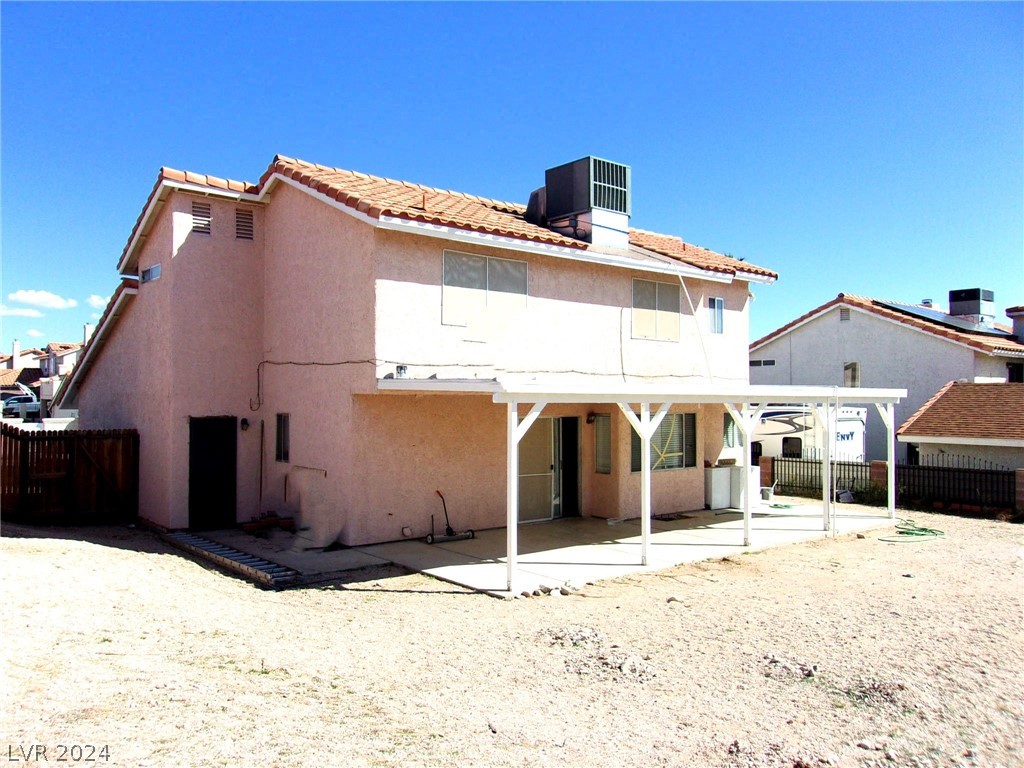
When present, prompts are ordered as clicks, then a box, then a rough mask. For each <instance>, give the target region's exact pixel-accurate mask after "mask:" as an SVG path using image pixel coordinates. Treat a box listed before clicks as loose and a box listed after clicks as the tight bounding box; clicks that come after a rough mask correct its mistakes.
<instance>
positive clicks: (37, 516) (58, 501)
mask: <svg viewBox="0 0 1024 768" xmlns="http://www.w3.org/2000/svg"><path fill="white" fill-rule="evenodd" d="M138 511H139V433H138V432H136V431H135V430H134V429H117V430H102V431H93V430H88V431H79V430H66V431H54V432H46V431H29V430H22V429H18V428H17V427H14V426H12V425H10V424H0V514H2V517H3V519H4V520H7V521H11V522H24V523H50V524H52V523H63V524H79V525H82V524H94V523H124V522H130V521H132V520H134V519H135V518H136V516H137V515H138Z"/></svg>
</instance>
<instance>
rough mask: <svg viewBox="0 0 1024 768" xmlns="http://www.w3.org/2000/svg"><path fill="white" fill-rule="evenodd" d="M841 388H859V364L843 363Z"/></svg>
mask: <svg viewBox="0 0 1024 768" xmlns="http://www.w3.org/2000/svg"><path fill="white" fill-rule="evenodd" d="M843 386H844V387H859V386H860V363H844V364H843Z"/></svg>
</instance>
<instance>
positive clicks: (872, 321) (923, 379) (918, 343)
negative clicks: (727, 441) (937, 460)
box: [750, 289, 1024, 460]
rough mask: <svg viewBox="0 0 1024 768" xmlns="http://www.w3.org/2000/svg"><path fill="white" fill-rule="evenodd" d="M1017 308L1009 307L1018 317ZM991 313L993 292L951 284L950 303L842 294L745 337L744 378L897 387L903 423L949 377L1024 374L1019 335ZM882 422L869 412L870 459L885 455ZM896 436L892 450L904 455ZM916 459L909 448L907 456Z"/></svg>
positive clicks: (989, 378) (991, 378) (1008, 378)
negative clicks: (901, 395) (901, 397)
mask: <svg viewBox="0 0 1024 768" xmlns="http://www.w3.org/2000/svg"><path fill="white" fill-rule="evenodd" d="M1020 309H1021V308H1020V307H1011V308H1010V309H1008V310H1007V314H1008V315H1010V316H1011V317H1015V316H1016V315H1017V314H1019V313H1020ZM1021 332H1022V329H1021V328H1020V323H1019V322H1017V321H1016V320H1015V325H1014V327H1009V326H1006V325H1002V324H998V323H996V322H995V304H994V295H993V293H992V291H988V290H981V289H964V290H956V291H950V292H949V311H948V312H947V311H944V310H941V309H939V308H938V307H936V306H934V305H933V304H932V303H931V302H925V303H921V304H905V303H900V302H893V301H881V300H878V299H870V298H865V297H862V296H853V295H850V294H843V293H841V294H839V296H838V297H836V298H835V299H833V300H832V301H829V302H827V303H826V304H823V305H821V306H820V307H816V308H815V309H812V310H811V311H810V312H807V313H806V314H804V315H801V316H800V317H798V318H797V319H795V320H793V321H792V322H790V323H787V324H786V325H784V326H782V327H781V328H779V329H777V330H775V331H773V332H771V333H769V334H768V335H767V336H764V337H763V338H761V339H758V340H757V341H755V342H754V343H752V344H751V345H750V383H751V384H763V385H790V384H801V385H837V386H846V387H861V386H864V387H902V388H906V390H907V396H906V398H905V399H904V400H902V401H901V402H900V405H899V406H898V407H897V408H896V411H895V414H896V421H897V423H901V422H903V421H905V420H906V419H907V418H909V417H910V416H911V415H912V414H914V413H915V412H916V411H917V410H918V409H919V408H920V407H921V406H922V405H924V404H925V403H926V402H927V401H928V400H929V398H931V397H932V396H933V395H934V394H935V393H936V392H937V391H939V389H941V388H942V387H943V386H945V385H946V384H947V383H948V382H950V381H954V380H960V379H965V380H967V381H969V382H1020V381H1024V336H1021ZM886 440H887V437H886V428H885V426H884V425H883V424H882V423H881V420H880V419H879V416H878V414H876V413H875V412H874V411H873V410H871V409H869V411H868V422H867V427H866V453H867V458H868V459H884V458H885V457H886V450H887V446H886ZM907 449H908V445H907V444H906V443H902V442H901V443H900V445H899V447H898V452H897V456H898V458H899V459H900V460H905V459H906V458H907ZM910 458H911V459H913V456H911V457H910Z"/></svg>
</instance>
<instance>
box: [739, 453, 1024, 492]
mask: <svg viewBox="0 0 1024 768" xmlns="http://www.w3.org/2000/svg"><path fill="white" fill-rule="evenodd" d="M758 461H759V463H760V465H761V487H762V488H771V487H772V483H774V482H775V458H774V457H773V456H762V457H761V458H760V459H759V460H758ZM1017 493H1018V494H1019V493H1021V481H1020V478H1018V479H1017Z"/></svg>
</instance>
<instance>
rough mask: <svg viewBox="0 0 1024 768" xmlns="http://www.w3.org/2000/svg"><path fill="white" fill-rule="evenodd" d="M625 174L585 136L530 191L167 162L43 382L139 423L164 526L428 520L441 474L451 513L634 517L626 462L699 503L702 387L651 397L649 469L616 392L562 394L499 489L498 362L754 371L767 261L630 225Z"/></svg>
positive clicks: (657, 497)
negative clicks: (576, 157) (654, 411)
mask: <svg viewBox="0 0 1024 768" xmlns="http://www.w3.org/2000/svg"><path fill="white" fill-rule="evenodd" d="M629 183H630V178H629V169H628V168H627V167H626V166H622V165H618V164H615V163H609V162H606V161H603V160H599V159H596V158H583V159H582V160H580V161H577V162H575V163H569V164H567V165H564V166H560V167H558V168H553V169H550V170H549V171H548V172H547V173H546V175H545V185H544V186H543V187H541V188H540V189H538V190H537V191H536V192H534V193H533V195H532V196H531V200H530V205H529V206H523V205H519V204H515V203H506V202H499V201H496V200H490V199H486V198H482V197H476V196H474V195H468V194H462V193H458V192H450V191H445V190H440V189H434V188H430V187H425V186H422V185H419V184H412V183H407V182H401V181H394V180H391V179H385V178H379V177H375V176H369V175H366V174H362V173H355V172H351V171H345V170H339V169H336V168H330V167H326V166H322V165H314V164H311V163H307V162H303V161H300V160H293V159H289V158H286V157H281V156H278V157H276V158H275V159H274V161H273V162H272V163H271V164H270V166H269V168H267V170H266V172H265V173H264V174H263V176H262V178H261V179H260V181H259V182H258V183H255V184H253V183H244V182H236V181H228V180H224V179H220V178H216V177H212V176H205V175H197V174H193V173H182V172H179V171H174V170H170V169H167V168H164V169H162V170H161V171H160V174H159V177H158V179H157V182H156V185H155V187H154V188H153V191H152V193H151V194H150V196H149V199H148V200H147V202H146V204H145V207H144V208H143V211H142V213H141V214H140V216H139V219H138V221H137V223H136V225H135V228H134V230H133V231H132V233H131V236H130V238H129V241H128V243H127V245H126V247H125V249H124V252H123V254H122V256H121V258H120V260H119V262H118V268H119V270H120V272H121V274H122V276H123V280H122V283H121V285H120V286H119V287H118V289H117V291H116V292H115V293H114V295H113V297H112V298H111V300H110V303H109V305H108V306H107V309H106V311H105V312H104V314H103V317H102V319H101V320H100V323H99V325H98V327H97V329H96V331H95V333H94V334H93V337H92V339H91V340H90V343H89V344H88V345H87V346H86V348H85V350H84V352H83V354H82V355H81V356H80V358H79V361H78V365H77V366H76V368H75V369H74V371H73V373H72V375H71V376H70V377H69V378H68V379H67V380H66V381H65V383H64V385H63V386H62V388H61V390H60V391H59V392H58V394H57V398H58V404H59V405H60V406H61V407H64V408H77V409H78V410H79V414H80V424H81V427H82V428H115V427H134V428H136V429H138V430H139V432H140V434H141V460H140V473H141V477H140V514H141V515H142V517H144V518H146V519H148V520H149V521H151V522H153V523H155V524H157V525H159V526H163V527H166V528H186V527H189V528H197V529H202V528H211V527H218V526H225V525H231V524H234V523H235V522H236V521H245V520H248V519H251V518H254V517H257V516H258V515H260V514H262V513H266V512H268V511H276V512H278V513H289V512H297V511H299V510H301V511H302V514H303V515H304V517H305V522H306V523H307V524H309V525H311V526H312V527H314V528H315V529H316V530H317V538H320V539H321V540H322V541H323V542H329V541H333V540H334V539H338V540H340V541H341V542H342V543H344V544H348V545H358V544H365V543H370V542H379V541H388V540H394V539H400V538H402V537H409V536H423V535H424V534H426V533H427V532H428V530H429V526H430V523H431V519H430V518H431V515H438V514H440V512H441V509H440V505H439V503H438V498H437V496H436V495H435V490H442V491H443V492H444V494H445V497H446V499H447V503H448V504H449V506H450V508H451V509H452V511H453V512H456V511H457V515H458V523H459V525H460V527H466V528H475V529H482V528H487V527H496V526H501V525H503V524H504V522H505V520H506V511H507V504H508V499H509V498H514V499H516V500H517V503H518V509H519V515H520V519H521V520H543V519H549V518H553V517H559V516H570V515H592V516H603V517H636V516H637V515H638V514H639V511H640V508H641V497H642V494H641V493H640V483H641V474H643V475H644V476H646V477H653V479H652V480H651V491H650V493H651V498H650V504H651V507H652V508H653V509H654V510H655V511H656V512H657V511H662V512H673V511H677V510H681V509H697V508H702V507H703V503H704V466H705V462H710V463H713V462H715V461H717V460H718V459H719V458H721V457H723V456H726V455H732V456H733V457H736V456H738V449H736V448H729V447H726V446H725V441H724V440H723V434H724V432H725V431H726V427H727V423H726V420H725V413H726V410H725V406H724V405H723V403H721V402H707V401H706V399H705V401H694V402H692V403H690V404H685V403H681V402H678V400H677V401H675V402H674V404H673V405H672V406H671V408H667V409H666V411H667V415H664V420H663V421H661V422H660V425H659V426H658V427H657V430H656V432H655V433H654V435H653V437H652V439H651V440H650V450H651V453H652V458H651V460H650V465H651V466H652V467H653V469H654V470H655V471H654V472H653V473H650V474H648V473H646V472H644V473H641V472H639V471H637V470H639V469H640V466H639V465H640V461H641V455H642V454H643V453H645V452H646V450H647V449H646V445H647V443H646V441H641V440H639V439H638V438H637V437H636V434H635V431H634V430H633V429H632V428H631V426H630V419H629V417H628V416H627V415H626V414H625V412H624V411H622V412H620V410H621V409H619V408H616V407H615V405H614V404H609V402H608V401H607V399H606V400H605V401H603V402H591V403H588V402H563V403H561V404H558V403H553V404H551V405H549V406H548V407H547V408H546V409H545V410H544V412H543V414H541V415H540V416H539V417H538V416H537V414H536V413H535V414H533V417H531V418H530V419H529V421H528V422H527V423H530V424H531V426H529V428H528V431H526V432H525V434H524V435H522V436H521V438H522V439H521V442H520V443H519V447H518V454H517V456H516V459H517V463H516V467H517V469H516V474H517V475H518V482H517V483H515V484H514V485H515V489H514V490H515V494H514V495H511V496H510V495H509V493H508V491H509V483H507V482H506V470H507V467H508V466H509V464H508V463H507V450H506V449H507V447H508V443H507V436H508V418H507V410H506V407H505V406H503V405H501V404H498V403H496V402H495V398H494V391H495V389H496V388H500V385H501V383H502V382H506V383H507V382H510V381H515V382H517V383H519V384H520V385H521V386H523V387H529V386H532V385H538V383H540V382H543V383H544V385H545V386H546V387H549V386H559V387H562V388H563V389H565V388H571V389H572V390H573V391H575V392H580V391H587V389H588V388H590V389H593V390H595V391H596V390H598V389H607V388H608V387H609V386H615V387H619V388H620V389H622V388H628V387H633V386H635V387H638V388H642V387H652V386H656V385H658V384H660V383H664V382H674V384H675V385H676V386H678V385H679V383H680V382H683V383H686V384H691V385H692V384H699V385H700V386H701V387H703V389H705V390H711V391H714V390H715V388H716V387H723V388H735V387H741V386H746V385H747V384H748V366H747V340H748V310H749V304H750V291H749V287H748V286H749V284H750V283H752V282H762V283H771V282H773V281H774V280H775V279H776V274H775V273H774V272H772V271H771V270H769V269H764V268H762V267H758V266H755V265H753V264H751V263H749V262H745V261H739V260H736V259H733V258H729V257H726V256H723V255H720V254H717V253H714V252H711V251H709V250H706V249H704V248H699V247H696V246H693V245H689V244H687V243H684V242H683V241H682V240H681V239H679V238H677V237H673V236H669V235H661V234H655V233H653V232H647V231H641V230H637V229H632V228H630V226H629V217H630V188H629ZM574 400H576V401H579V400H580V398H579V397H576V398H574ZM631 402H636V401H635V400H634V401H631ZM645 407H646V406H645ZM645 413H646V411H645ZM520 416H526V412H525V410H524V411H523V412H522V413H521V414H520ZM534 417H535V418H536V420H535V421H534V420H533V418H534ZM644 418H646V416H645V417H644ZM730 451H732V454H730V453H729V452H730Z"/></svg>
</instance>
